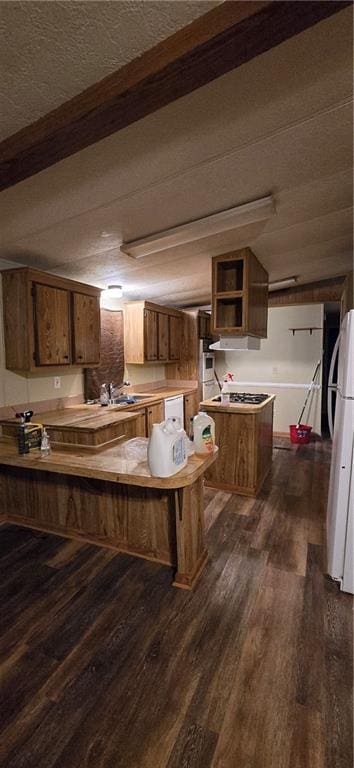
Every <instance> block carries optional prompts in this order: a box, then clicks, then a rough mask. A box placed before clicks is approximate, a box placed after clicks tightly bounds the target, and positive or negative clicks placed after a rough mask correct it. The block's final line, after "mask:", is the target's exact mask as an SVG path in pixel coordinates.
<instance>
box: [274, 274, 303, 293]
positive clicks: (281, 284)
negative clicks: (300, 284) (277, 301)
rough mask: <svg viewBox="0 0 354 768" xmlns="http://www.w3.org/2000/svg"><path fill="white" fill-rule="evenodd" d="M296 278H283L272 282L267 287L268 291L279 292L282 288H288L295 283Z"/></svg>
mask: <svg viewBox="0 0 354 768" xmlns="http://www.w3.org/2000/svg"><path fill="white" fill-rule="evenodd" d="M297 281H298V278H297V277H284V278H283V279H282V280H274V281H273V282H272V283H269V285H268V291H280V290H281V289H282V288H290V286H291V285H295V283H297Z"/></svg>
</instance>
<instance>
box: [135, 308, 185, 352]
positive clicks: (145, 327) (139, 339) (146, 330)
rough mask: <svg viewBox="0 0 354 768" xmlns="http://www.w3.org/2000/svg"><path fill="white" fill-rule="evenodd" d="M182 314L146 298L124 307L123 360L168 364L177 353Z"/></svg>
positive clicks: (179, 342)
mask: <svg viewBox="0 0 354 768" xmlns="http://www.w3.org/2000/svg"><path fill="white" fill-rule="evenodd" d="M181 330H182V313H181V312H179V311H178V310H176V309H170V308H169V307H160V306H159V305H158V304H152V303H151V302H150V301H131V302H128V303H127V304H126V305H125V307H124V357H125V362H126V363H128V364H131V363H140V364H141V363H147V362H159V363H168V362H173V361H175V360H179V359H180V356H181Z"/></svg>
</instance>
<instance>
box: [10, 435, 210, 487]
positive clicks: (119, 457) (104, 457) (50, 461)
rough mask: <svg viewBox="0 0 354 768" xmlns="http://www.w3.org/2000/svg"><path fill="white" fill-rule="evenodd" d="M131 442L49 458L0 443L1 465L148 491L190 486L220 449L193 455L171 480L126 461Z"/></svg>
mask: <svg viewBox="0 0 354 768" xmlns="http://www.w3.org/2000/svg"><path fill="white" fill-rule="evenodd" d="M128 442H129V441H126V442H125V443H121V444H120V445H116V446H113V447H112V448H107V449H106V450H104V451H101V452H100V453H97V454H93V455H91V454H90V455H89V456H88V455H87V452H85V451H84V450H83V449H80V448H77V447H76V446H75V447H73V450H70V452H69V451H68V452H61V451H57V450H55V451H54V450H53V451H52V452H51V454H50V455H49V456H45V457H42V456H41V455H40V452H39V451H38V452H37V451H31V452H30V453H28V454H25V455H24V456H21V455H20V454H19V453H18V450H17V446H14V445H10V444H9V443H8V442H5V441H1V440H0V464H3V465H6V466H12V467H20V468H21V469H26V468H27V469H36V470H41V471H44V472H56V473H59V474H63V475H74V476H79V477H88V478H94V479H100V480H108V481H110V482H114V483H124V484H125V485H138V486H140V487H146V488H161V489H169V488H172V489H173V488H184V487H185V486H188V485H191V484H192V483H194V481H195V480H196V479H197V478H198V477H200V475H202V474H203V473H204V472H205V470H206V469H207V468H208V467H209V466H210V465H211V464H212V463H213V462H214V461H215V459H216V456H217V451H218V449H217V448H215V450H214V453H213V454H212V455H211V456H207V457H206V458H204V457H202V456H195V455H193V456H191V457H190V458H189V459H188V464H187V466H186V467H184V468H183V469H181V471H180V472H178V473H177V474H176V475H173V476H172V477H166V478H159V477H152V476H151V474H150V471H149V468H148V465H147V462H142V463H137V462H136V461H135V460H132V459H127V458H125V455H124V454H125V446H126V445H127V443H128Z"/></svg>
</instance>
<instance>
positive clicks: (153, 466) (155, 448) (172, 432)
mask: <svg viewBox="0 0 354 768" xmlns="http://www.w3.org/2000/svg"><path fill="white" fill-rule="evenodd" d="M147 456H148V465H149V469H150V472H151V474H152V476H153V477H171V475H175V474H176V472H179V471H180V470H181V469H183V467H185V466H186V464H187V451H186V433H185V431H184V429H181V428H179V429H176V426H175V425H174V423H173V421H172V419H167V421H162V422H161V424H153V425H152V431H151V437H150V440H149V444H148V451H147Z"/></svg>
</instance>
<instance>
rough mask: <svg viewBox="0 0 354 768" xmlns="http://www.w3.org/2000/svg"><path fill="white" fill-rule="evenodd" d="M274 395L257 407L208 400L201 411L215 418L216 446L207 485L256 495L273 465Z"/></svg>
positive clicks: (206, 480) (207, 476)
mask: <svg viewBox="0 0 354 768" xmlns="http://www.w3.org/2000/svg"><path fill="white" fill-rule="evenodd" d="M273 405H274V395H270V396H269V397H268V399H267V400H266V401H265V402H264V403H262V405H260V406H255V407H253V406H249V407H248V406H247V405H244V406H240V407H239V408H237V406H236V407H233V406H232V405H231V406H223V405H219V404H214V403H211V402H210V401H208V403H206V402H204V404H203V410H205V411H206V412H207V413H208V415H209V416H211V417H212V418H213V419H214V422H215V443H216V445H217V446H218V448H219V452H218V457H217V460H216V462H215V465H213V467H210V469H208V471H207V473H206V475H205V482H206V485H210V486H212V487H213V488H218V489H220V490H223V491H227V492H230V493H240V494H243V495H245V496H256V495H257V493H258V492H259V490H260V489H261V487H262V485H263V482H264V480H265V478H266V477H267V474H268V472H269V471H270V469H271V466H272V447H273V445H272V444H273Z"/></svg>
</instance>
